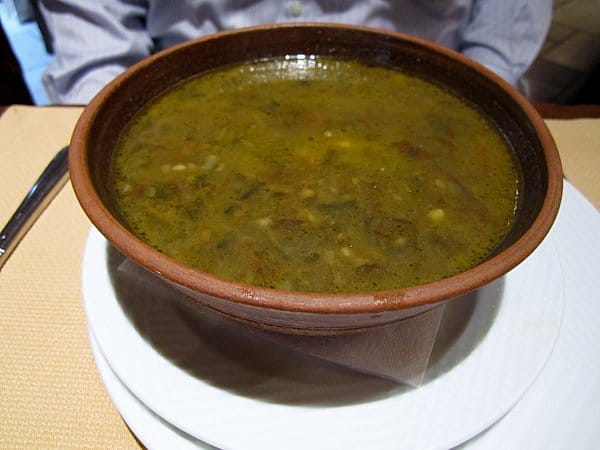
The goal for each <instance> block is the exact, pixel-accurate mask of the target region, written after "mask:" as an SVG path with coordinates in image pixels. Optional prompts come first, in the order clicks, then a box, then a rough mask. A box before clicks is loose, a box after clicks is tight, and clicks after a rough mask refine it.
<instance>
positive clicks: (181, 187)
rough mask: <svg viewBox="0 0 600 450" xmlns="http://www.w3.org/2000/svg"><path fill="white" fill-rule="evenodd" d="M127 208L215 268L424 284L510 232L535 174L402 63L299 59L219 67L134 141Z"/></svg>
mask: <svg viewBox="0 0 600 450" xmlns="http://www.w3.org/2000/svg"><path fill="white" fill-rule="evenodd" d="M112 179H113V182H114V193H115V197H116V200H117V205H118V208H119V209H120V212H121V215H122V217H123V218H124V220H125V221H126V223H127V225H128V226H129V227H130V228H131V230H132V231H133V232H134V233H136V234H137V235H138V237H139V238H140V239H142V240H144V241H145V242H146V243H148V244H149V245H150V246H152V247H154V248H156V249H157V250H159V251H160V252H163V253H165V254H166V255H169V256H170V257H172V258H174V259H176V260H179V261H181V262H183V263H185V264H188V265H190V266H193V267H195V268H197V269H199V270H201V271H204V272H207V273H210V274H213V275H215V276H218V277H221V278H225V279H229V280H234V281H238V282H243V283H248V284H251V285H255V286H263V287H267V288H275V289H282V290H291V291H308V292H344V293H355V292H366V291H374V290H388V289H396V288H401V287H406V286H410V285H415V284H423V283H427V282H431V281H435V280H440V279H442V278H445V277H449V276H452V275H454V274H456V273H458V272H461V271H464V270H466V269H468V268H470V267H473V266H474V265H476V264H478V263H479V262H480V261H481V260H482V259H483V258H485V257H486V256H487V255H489V254H490V252H491V251H493V250H494V249H495V248H496V247H497V246H498V245H499V243H500V242H501V241H502V240H503V238H504V237H505V235H506V233H507V232H508V230H509V229H510V227H511V224H512V222H513V219H514V215H515V209H516V204H517V197H518V189H519V183H520V173H519V171H518V169H517V167H516V164H515V161H514V157H513V155H512V153H511V150H510V148H509V147H508V145H507V143H506V141H505V139H504V138H503V137H502V135H501V134H500V133H499V132H498V131H497V130H496V129H495V128H494V126H493V125H492V124H491V123H490V122H489V121H488V120H487V119H486V118H484V117H483V116H482V114H480V113H479V112H478V111H477V110H476V109H475V108H474V107H472V106H471V105H469V104H468V103H466V102H465V101H463V100H461V99H460V98H457V97H456V96H454V95H452V94H450V93H449V92H447V91H445V90H444V89H442V88H440V87H438V86H436V85H434V84H432V83H429V82H427V81H425V80H422V79H420V78H418V77H415V76H411V75H408V74H405V73H402V72H400V71H397V70H392V69H386V68H377V67H371V66H366V65H363V64H361V63H358V62H353V61H345V60H335V59H327V58H320V57H309V56H306V57H304V56H299V57H287V58H281V59H275V60H265V61H258V62H254V63H248V64H244V65H240V66H236V67H230V68H227V69H224V70H219V71H214V72H211V73H208V74H206V75H203V76H201V77H197V78H194V79H191V80H188V81H185V82H184V83H182V84H180V85H178V86H176V87H175V88H173V89H172V90H170V91H169V92H167V93H165V94H164V95H162V96H160V97H159V98H157V99H156V100H155V101H153V102H152V103H151V104H150V105H148V106H147V107H146V108H145V109H144V110H143V111H142V112H141V113H139V114H138V116H137V117H136V118H135V120H133V121H132V123H131V124H129V125H128V127H127V129H126V132H125V133H124V134H123V135H122V137H121V139H120V141H119V143H118V148H117V152H116V153H115V157H114V161H113V167H112Z"/></svg>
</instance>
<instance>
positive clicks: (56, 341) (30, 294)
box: [0, 107, 600, 449]
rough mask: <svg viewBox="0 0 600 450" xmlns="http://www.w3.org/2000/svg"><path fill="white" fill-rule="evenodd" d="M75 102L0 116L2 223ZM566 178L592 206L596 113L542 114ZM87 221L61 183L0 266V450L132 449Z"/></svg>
mask: <svg viewBox="0 0 600 450" xmlns="http://www.w3.org/2000/svg"><path fill="white" fill-rule="evenodd" d="M80 112H81V110H80V109H78V108H69V107H65V108H35V107H12V108H10V109H8V110H7V111H6V113H5V114H4V115H3V116H2V117H1V118H0V158H1V159H0V161H2V176H1V177H0V192H2V195H0V223H1V224H4V223H5V222H6V220H7V219H8V218H9V217H10V215H11V214H12V212H13V211H14V210H15V208H16V207H17V206H18V204H19V202H20V201H21V199H22V198H23V196H24V195H25V193H26V192H27V190H28V189H29V187H30V186H31V184H32V183H33V182H34V181H35V179H36V178H37V176H38V175H39V173H40V172H41V171H42V170H43V168H44V167H45V165H46V164H47V162H48V161H49V160H50V159H51V157H52V156H53V155H54V154H55V153H56V152H57V151H58V150H59V149H60V148H61V147H62V146H63V145H65V144H66V143H68V140H69V136H70V133H71V131H72V129H73V126H74V124H75V121H76V120H77V118H78V116H79V114H80ZM548 124H549V127H550V129H551V131H552V133H553V135H554V137H555V139H556V141H557V143H558V146H559V149H560V152H561V158H562V160H563V165H564V168H565V174H566V176H567V178H568V179H569V180H570V181H571V182H572V183H573V184H574V185H575V186H576V187H578V188H579V189H580V190H581V191H582V192H583V193H584V194H585V195H586V196H587V197H588V198H589V199H590V200H592V201H593V202H594V203H595V205H596V207H598V206H599V205H600V185H599V183H597V182H596V181H595V176H596V174H597V173H599V172H600V148H599V146H600V144H599V143H600V120H598V119H595V120H573V121H559V120H551V121H548ZM89 226H90V225H89V222H88V221H87V219H86V218H85V216H84V215H83V213H82V212H81V210H80V209H79V206H78V204H77V202H76V200H75V197H74V195H73V193H72V190H71V187H70V185H69V184H67V186H65V188H64V189H63V190H62V191H61V193H60V194H59V196H58V197H57V198H56V199H55V201H54V202H53V203H52V204H51V206H50V207H49V208H48V209H47V210H46V212H45V213H44V214H43V215H42V217H41V218H40V220H39V221H38V222H37V224H36V225H35V227H34V228H33V229H32V230H31V231H30V232H29V233H28V234H27V236H26V237H25V239H24V240H23V242H22V243H21V245H20V246H19V248H17V250H16V251H15V253H14V254H13V256H12V257H11V259H10V260H9V261H8V263H7V264H6V266H5V267H4V268H3V269H2V271H1V272H0V308H1V310H0V311H1V313H0V352H1V353H0V355H1V357H0V383H1V385H0V386H1V387H0V448H2V449H4V448H27V449H30V448H61V449H62V448H74V447H77V448H111V449H112V448H115V449H116V448H119V449H126V448H139V444H138V443H137V442H136V441H135V439H134V437H133V436H132V435H131V434H130V433H129V431H128V429H127V427H126V426H125V424H124V423H123V421H122V420H121V418H120V416H119V414H118V412H117V411H116V410H115V409H114V407H113V406H112V403H111V402H110V399H109V398H108V396H107V395H106V393H105V391H104V388H103V385H102V382H101V380H100V377H99V375H98V374H97V371H96V367H95V365H94V361H93V357H92V354H91V351H90V346H89V341H88V336H87V324H86V319H85V315H84V311H83V306H82V299H81V292H80V269H81V267H80V266H81V263H80V262H81V257H82V252H83V248H84V244H85V239H86V237H87V233H88V230H89Z"/></svg>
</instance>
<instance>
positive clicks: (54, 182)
mask: <svg viewBox="0 0 600 450" xmlns="http://www.w3.org/2000/svg"><path fill="white" fill-rule="evenodd" d="M68 152H69V147H64V148H63V149H61V150H60V151H59V152H58V153H57V154H56V156H55V157H54V158H52V161H50V163H49V164H48V166H46V168H45V169H44V171H43V172H42V174H41V175H40V177H39V178H38V179H37V181H36V182H35V184H34V185H33V186H32V187H31V189H30V190H29V192H28V193H27V195H26V196H25V198H24V199H23V201H22V202H21V204H20V205H19V207H18V208H17V210H16V211H15V213H14V214H13V215H12V217H11V218H10V219H9V221H8V222H7V223H6V226H5V227H4V229H3V230H2V231H1V232H0V269H2V267H3V266H4V264H5V263H6V261H7V260H8V258H9V257H10V255H11V254H12V252H13V251H14V250H15V248H16V247H17V245H18V244H19V242H20V241H21V239H23V236H25V234H26V233H27V231H29V229H30V228H31V227H32V225H33V224H34V223H35V221H36V220H37V218H38V217H39V216H40V215H41V214H42V212H44V210H45V209H46V207H47V206H48V205H49V204H50V202H51V201H52V200H53V199H54V197H55V196H56V194H58V192H59V191H60V190H61V188H62V187H63V186H64V185H65V183H66V182H67V179H68V163H67V155H68Z"/></svg>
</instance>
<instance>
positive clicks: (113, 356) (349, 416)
mask: <svg viewBox="0 0 600 450" xmlns="http://www.w3.org/2000/svg"><path fill="white" fill-rule="evenodd" d="M552 234H553V235H554V234H555V233H552ZM137 274H138V273H137V272H136V271H135V269H133V270H132V269H131V267H128V263H127V262H125V263H123V261H122V257H121V256H120V255H118V254H117V253H116V252H114V250H112V249H110V247H108V246H107V243H106V241H105V240H104V239H103V238H102V237H101V236H100V235H99V233H98V232H97V231H96V230H92V232H91V233H90V236H89V239H88V242H87V245H86V250H85V255H84V262H83V294H84V302H85V307H86V311H87V315H88V321H89V326H90V329H91V331H92V333H93V335H94V336H95V338H96V340H97V343H98V347H99V349H100V350H101V352H102V354H103V355H104V357H105V358H106V360H107V361H108V363H109V365H110V367H111V368H112V371H113V372H114V374H115V375H116V376H117V377H118V379H119V380H121V382H122V384H123V385H124V386H126V388H127V390H128V391H130V393H131V394H132V395H133V397H134V398H137V399H138V400H139V401H141V402H142V403H143V404H144V405H145V406H146V407H147V408H148V410H147V411H148V413H149V411H152V412H153V414H155V416H156V417H157V418H158V417H160V418H161V420H164V421H166V422H168V423H169V424H171V425H172V426H173V427H174V428H175V429H179V430H181V431H183V432H185V433H186V434H188V435H189V436H191V437H193V438H196V439H199V440H201V441H204V442H207V443H209V444H211V445H214V446H217V447H220V448H243V449H251V448H257V449H268V448H287V449H295V448H298V449H300V448H315V447H320V448H373V447H377V448H394V449H399V448H448V447H452V446H455V445H458V444H460V443H462V442H464V441H466V440H467V439H469V438H471V437H473V436H475V435H476V434H478V433H479V432H481V431H482V430H484V429H486V428H487V427H489V426H490V425H491V424H493V423H494V422H495V421H497V420H498V419H499V418H500V417H502V416H503V415H504V414H506V413H507V412H508V411H509V410H510V409H511V408H512V407H513V406H514V405H515V404H516V403H517V402H518V401H519V399H520V398H521V396H522V395H523V394H524V393H525V392H526V390H527V389H528V387H529V386H531V384H532V383H533V381H534V380H535V379H536V377H537V376H538V374H539V373H540V371H541V370H542V368H543V367H544V364H545V362H546V361H547V359H548V357H549V355H550V354H551V352H552V349H553V347H554V344H555V341H556V338H557V336H558V334H559V330H560V324H561V318H562V311H563V275H562V271H561V265H560V261H559V257H558V254H557V251H556V246H555V244H554V236H550V237H549V238H548V239H547V240H546V241H545V242H544V243H543V244H542V245H541V246H540V247H539V249H538V250H537V251H536V252H535V253H534V254H533V255H531V257H530V258H528V259H527V260H526V261H525V262H524V263H523V264H521V265H520V266H519V267H518V268H517V269H515V270H513V271H512V272H511V273H509V274H508V275H507V276H506V277H504V278H503V279H501V280H499V281H497V282H495V283H492V284H491V285H490V286H487V287H486V288H484V289H481V290H479V291H478V292H477V295H476V296H473V298H471V299H468V301H462V302H460V303H458V302H455V303H451V304H449V305H448V306H447V307H446V311H445V315H444V318H443V321H442V325H441V328H440V335H439V339H438V343H437V345H436V347H435V348H434V352H433V356H432V360H431V363H430V366H429V369H428V372H427V374H426V380H425V383H424V384H423V385H422V386H421V387H420V388H418V389H410V388H406V387H402V386H398V385H396V384H394V383H391V382H389V381H385V380H380V379H376V378H373V377H368V376H364V375H361V374H357V373H354V372H350V371H346V370H343V369H340V368H337V367H333V366H329V365H324V364H321V363H317V362H316V361H315V360H312V359H309V358H303V357H299V356H298V355H295V354H294V355H292V354H288V353H282V352H280V353H277V354H271V353H268V352H263V351H261V348H257V346H255V345H252V343H248V342H246V341H245V340H244V339H245V338H246V335H243V334H239V333H237V332H231V330H228V329H225V328H224V327H223V326H222V324H221V323H220V322H218V321H217V322H215V321H211V320H210V318H208V319H207V318H206V317H204V318H203V317H200V318H197V319H194V320H190V319H189V318H186V317H185V316H184V315H183V314H182V313H181V311H180V309H178V308H177V307H174V306H173V304H172V303H170V302H169V301H168V300H167V299H165V297H168V296H172V295H174V293H173V291H172V290H171V289H168V288H161V287H160V286H159V285H156V284H152V285H147V284H145V283H146V282H147V279H146V280H144V279H143V277H142V278H138V277H137ZM122 413H123V415H124V417H126V416H127V414H126V412H123V411H122ZM149 414H150V413H149ZM158 422H160V421H159V420H158V419H157V427H158V426H159V425H162V426H164V423H158ZM132 428H133V429H134V430H135V429H136V427H135V426H133V425H132ZM148 435H152V433H148ZM145 443H146V444H147V445H148V446H149V447H153V445H152V442H145Z"/></svg>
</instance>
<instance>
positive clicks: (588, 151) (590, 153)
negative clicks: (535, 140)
mask: <svg viewBox="0 0 600 450" xmlns="http://www.w3.org/2000/svg"><path fill="white" fill-rule="evenodd" d="M546 124H547V125H548V128H549V129H550V132H551V133H552V136H553V137H554V140H555V141H556V145H557V146H558V150H559V153H560V158H561V161H562V165H563V171H564V173H565V178H566V179H567V180H569V181H570V182H571V183H573V184H574V185H575V187H577V189H578V190H579V191H580V192H581V193H582V194H584V195H585V196H586V197H587V199H588V200H590V201H591V202H592V203H593V204H594V205H595V206H596V208H597V209H600V181H599V179H600V119H573V120H547V121H546Z"/></svg>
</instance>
